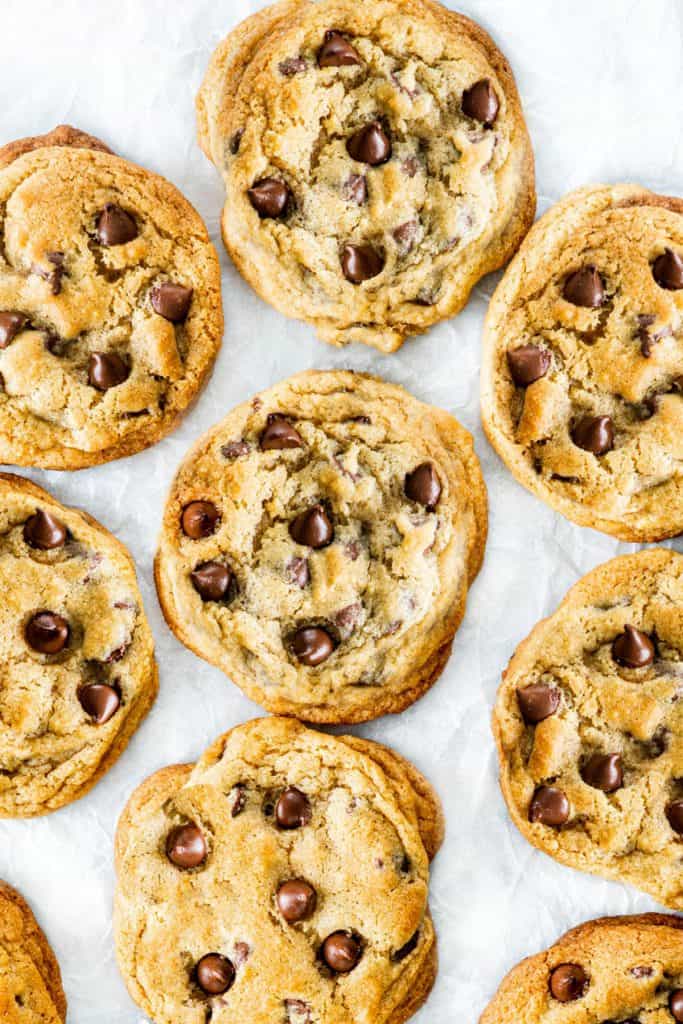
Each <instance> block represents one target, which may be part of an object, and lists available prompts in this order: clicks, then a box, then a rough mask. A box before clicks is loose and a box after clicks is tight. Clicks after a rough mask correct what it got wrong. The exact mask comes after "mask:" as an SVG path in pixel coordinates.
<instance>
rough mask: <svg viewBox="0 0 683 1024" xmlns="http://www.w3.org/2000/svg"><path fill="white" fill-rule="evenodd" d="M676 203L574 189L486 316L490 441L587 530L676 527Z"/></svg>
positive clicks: (643, 537)
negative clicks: (586, 527) (588, 527)
mask: <svg viewBox="0 0 683 1024" xmlns="http://www.w3.org/2000/svg"><path fill="white" fill-rule="evenodd" d="M682 214H683V200H681V199H676V198H669V197H666V196H658V195H655V194H654V193H652V192H648V191H647V190H645V189H643V188H640V187H638V186H635V185H617V186H613V187H606V186H597V187H591V188H585V189H579V190H578V191H577V192H574V193H571V194H570V195H568V196H567V197H566V198H565V199H563V200H562V202H560V203H558V204H557V205H556V206H554V207H553V208H552V209H551V210H550V211H549V212H548V213H547V214H546V215H545V216H544V217H542V218H541V220H540V221H539V222H538V224H536V225H535V226H534V228H533V229H532V230H531V231H530V232H529V235H528V236H527V238H526V239H525V241H524V243H523V245H522V247H521V249H520V251H519V253H518V255H517V257H516V258H515V260H514V261H513V262H512V263H511V264H510V267H509V268H508V270H507V272H506V274H505V276H504V277H503V280H502V281H501V283H500V285H499V286H498V288H497V290H496V292H495V294H494V297H493V299H492V301H491V305H490V307H489V312H488V315H487V321H486V328H485V339H484V359H483V371H482V415H483V419H484V426H485V429H486V432H487V434H488V436H489V438H490V440H491V443H492V444H493V446H494V447H495V448H496V449H497V451H498V452H499V454H500V455H501V457H502V458H503V460H504V461H505V462H506V464H507V465H508V467H509V468H510V469H511V470H512V472H513V473H514V475H515V476H516V477H517V479H518V480H519V481H520V482H521V483H523V484H524V486H525V487H527V488H529V490H531V491H533V492H534V493H535V494H536V495H538V496H539V497H540V498H542V499H543V500H544V501H546V502H547V503H548V504H549V505H551V506H552V507H553V508H555V509H557V510H558V511H560V512H562V513H563V514H564V515H566V516H568V518H570V519H572V520H573V521H574V522H577V523H579V524H580V525H582V526H594V527H595V528H597V529H599V530H603V531H604V532H605V533H610V534H612V535H614V536H616V537H619V538H621V539H623V540H631V541H651V540H660V539H663V538H665V537H670V536H674V535H676V534H678V533H680V531H681V530H682V529H683V475H682V473H681V464H682V460H683V442H682V441H681V438H683V429H682V428H683V397H682V396H681V393H680V392H681V382H682V380H683V348H682V345H681V327H682V322H683V320H682V318H683V216H682Z"/></svg>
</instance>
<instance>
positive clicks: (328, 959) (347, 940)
mask: <svg viewBox="0 0 683 1024" xmlns="http://www.w3.org/2000/svg"><path fill="white" fill-rule="evenodd" d="M320 952H321V956H322V958H323V960H324V961H325V963H326V964H327V966H328V967H329V968H330V970H331V971H334V973H335V974H348V973H349V972H350V971H352V970H353V969H354V967H356V965H357V964H358V961H359V960H360V958H361V954H362V949H361V945H360V942H359V941H358V939H356V938H354V936H353V935H350V934H349V933H348V932H333V933H332V935H328V936H327V938H326V939H325V941H324V942H323V945H322V949H321V951H320Z"/></svg>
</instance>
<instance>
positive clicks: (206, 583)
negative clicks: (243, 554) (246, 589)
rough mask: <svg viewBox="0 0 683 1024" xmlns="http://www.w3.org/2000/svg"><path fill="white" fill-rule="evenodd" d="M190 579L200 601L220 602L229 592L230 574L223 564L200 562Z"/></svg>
mask: <svg viewBox="0 0 683 1024" xmlns="http://www.w3.org/2000/svg"><path fill="white" fill-rule="evenodd" d="M190 579H191V580H192V586H193V587H194V589H195V590H196V591H197V593H198V594H199V596H200V597H201V599H202V601H222V600H223V598H224V597H225V596H226V594H227V593H228V591H229V590H230V584H231V582H232V573H231V571H230V569H228V567H227V565H225V564H224V563H223V562H202V564H201V565H198V566H197V568H196V569H193V571H192V572H191V573H190Z"/></svg>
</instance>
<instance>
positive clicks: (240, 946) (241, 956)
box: [233, 942, 251, 967]
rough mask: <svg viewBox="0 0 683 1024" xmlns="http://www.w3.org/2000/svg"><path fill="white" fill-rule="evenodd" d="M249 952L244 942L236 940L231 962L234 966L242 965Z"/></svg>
mask: <svg viewBox="0 0 683 1024" xmlns="http://www.w3.org/2000/svg"><path fill="white" fill-rule="evenodd" d="M250 954H251V948H250V947H249V946H248V945H247V943H246V942H236V943H235V952H234V955H233V963H234V964H235V967H243V966H244V964H246V962H247V960H248V959H249V956H250Z"/></svg>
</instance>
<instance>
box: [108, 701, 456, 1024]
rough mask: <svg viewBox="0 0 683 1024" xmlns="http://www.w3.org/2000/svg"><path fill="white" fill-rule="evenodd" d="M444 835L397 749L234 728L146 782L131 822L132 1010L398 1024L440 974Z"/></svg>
mask: <svg viewBox="0 0 683 1024" xmlns="http://www.w3.org/2000/svg"><path fill="white" fill-rule="evenodd" d="M442 839H443V818H442V813H441V809H440V805H439V802H438V799H437V797H436V795H435V794H434V792H433V790H432V789H431V787H430V786H429V784H428V783H427V782H426V780H425V779H424V778H423V777H422V776H421V775H420V774H419V773H418V772H417V770H416V769H415V768H414V767H413V766H412V765H409V764H408V763H407V762H405V761H404V760H403V759H402V758H400V757H398V755H396V754H394V753H393V751H391V750H389V749H388V748H386V747H382V746H379V745H377V744H374V743H372V742H371V741H369V740H357V739H356V738H354V737H342V736H328V735H325V734H321V733H317V732H313V731H312V730H310V729H307V728H305V727H304V726H303V725H301V724H299V723H298V722H295V721H294V720H292V719H277V718H268V719H262V720H257V721H253V722H250V723H248V724H246V725H242V726H238V727H237V728H236V729H233V730H232V731H231V732H229V733H228V734H227V735H225V736H223V737H221V738H220V739H219V740H217V741H216V743H214V744H213V745H212V746H211V747H210V748H209V750H208V751H207V752H206V753H205V754H204V755H203V756H202V757H201V758H200V760H199V761H198V763H197V764H196V765H194V766H191V765H185V766H183V765H177V766H174V767H169V768H164V769H162V770H161V771H160V772H157V773H156V774H155V775H153V776H151V778H149V779H147V781H146V782H144V783H143V784H142V786H140V787H139V789H138V790H137V791H136V792H135V793H134V794H133V796H132V798H131V800H130V802H129V803H128V806H127V807H126V809H125V811H124V813H123V815H122V817H121V820H120V822H119V827H118V830H117V836H116V862H117V873H118V888H117V893H116V900H115V913H114V927H115V940H116V947H117V955H118V961H119V966H120V969H121V972H122V974H123V977H124V980H125V981H126V984H127V986H128V989H129V991H130V993H131V996H132V997H133V999H134V1000H135V1002H136V1003H137V1004H138V1005H139V1006H140V1008H141V1009H142V1011H143V1012H144V1013H145V1014H147V1015H148V1016H149V1017H150V1019H151V1020H152V1021H154V1022H155V1024H204V1022H205V1021H206V1020H208V1019H211V1021H212V1024H227V1022H228V1021H233V1020H249V1022H250V1024H271V1022H272V1021H283V1022H287V1024H362V1022H365V1021H372V1022H373V1024H402V1022H403V1021H405V1020H407V1019H408V1017H409V1016H410V1015H411V1014H412V1013H413V1012H415V1011H416V1010H417V1009H418V1008H419V1006H420V1005H421V1004H422V1003H423V1002H424V1000H425V999H426V998H427V995H428V994H429V991H430V989H431V987H432V985H433V983H434V979H435V976H436V936H435V934H434V928H433V925H432V921H431V917H430V914H429V907H428V885H429V861H430V859H431V858H432V857H433V856H434V855H435V854H436V852H437V850H438V848H439V846H440V844H441V842H442ZM152 908H153V913H151V912H150V911H151V909H152Z"/></svg>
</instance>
